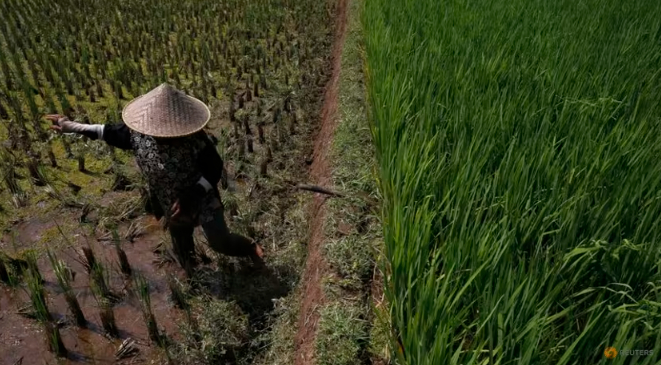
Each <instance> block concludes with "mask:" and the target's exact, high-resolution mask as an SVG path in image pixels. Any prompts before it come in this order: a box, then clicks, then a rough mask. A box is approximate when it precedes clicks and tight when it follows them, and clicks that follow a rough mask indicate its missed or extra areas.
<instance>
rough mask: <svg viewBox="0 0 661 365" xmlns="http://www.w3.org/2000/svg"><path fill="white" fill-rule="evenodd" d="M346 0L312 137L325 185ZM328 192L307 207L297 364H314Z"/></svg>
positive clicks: (316, 179)
mask: <svg viewBox="0 0 661 365" xmlns="http://www.w3.org/2000/svg"><path fill="white" fill-rule="evenodd" d="M346 23H347V0H339V1H338V6H337V13H336V14H335V35H334V40H333V50H332V54H331V65H332V73H331V77H330V79H329V81H328V84H327V85H326V91H325V94H324V104H323V109H322V112H321V130H320V131H319V134H318V135H317V138H316V139H315V147H314V153H313V157H312V164H311V166H310V177H311V180H312V182H313V183H314V184H317V185H319V186H328V185H329V183H330V182H331V170H330V168H329V163H328V156H329V153H330V151H329V150H330V146H331V143H332V141H333V135H334V131H335V127H336V124H337V120H336V114H337V103H338V93H339V78H340V68H341V62H342V50H343V47H344V41H345V38H346ZM326 198H327V196H326V195H323V194H319V193H316V194H315V195H314V200H313V202H312V204H311V209H310V217H311V221H310V241H309V243H308V258H307V262H306V266H305V271H304V273H303V278H304V279H303V280H304V282H303V294H302V302H301V311H300V315H299V319H298V332H297V334H296V340H295V341H296V343H295V346H296V354H295V358H294V359H295V360H294V361H295V364H296V365H309V364H314V363H315V359H314V340H315V333H316V331H317V322H318V320H319V312H318V310H319V309H320V308H321V306H322V305H323V303H324V293H323V288H322V279H323V277H324V275H325V274H326V273H327V272H328V271H329V268H328V264H327V263H326V261H325V259H324V257H323V254H322V244H323V242H324V240H325V237H324V232H323V230H324V221H325V214H326V213H325V201H326Z"/></svg>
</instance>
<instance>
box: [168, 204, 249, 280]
mask: <svg viewBox="0 0 661 365" xmlns="http://www.w3.org/2000/svg"><path fill="white" fill-rule="evenodd" d="M194 230H195V227H194V226H193V225H176V226H170V236H171V237H172V246H173V249H174V253H175V255H176V256H177V259H178V260H179V263H180V264H181V266H182V267H183V268H184V269H185V270H186V272H187V273H189V274H190V272H191V270H192V267H193V266H195V263H196V261H195V241H193V231H194ZM202 230H203V231H204V235H205V236H206V238H207V241H208V242H209V246H211V248H212V249H213V250H214V251H216V252H219V253H222V254H224V255H228V256H239V257H249V256H252V255H253V254H254V252H255V246H254V243H253V242H252V241H251V240H250V239H249V238H247V237H244V236H241V235H239V234H236V233H231V232H230V231H229V229H228V228H227V224H226V223H225V217H224V215H223V209H222V208H220V209H218V210H217V211H216V213H215V214H214V219H213V220H212V221H210V222H207V223H204V224H202Z"/></svg>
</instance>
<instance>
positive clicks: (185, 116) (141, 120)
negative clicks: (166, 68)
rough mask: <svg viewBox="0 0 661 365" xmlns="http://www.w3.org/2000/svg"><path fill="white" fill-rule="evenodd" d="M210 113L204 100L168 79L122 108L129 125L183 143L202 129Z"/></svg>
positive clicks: (167, 141) (159, 138) (160, 140)
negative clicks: (169, 82) (189, 93)
mask: <svg viewBox="0 0 661 365" xmlns="http://www.w3.org/2000/svg"><path fill="white" fill-rule="evenodd" d="M210 117H211V113H210V111H209V108H208V107H207V106H206V105H205V104H204V103H203V102H202V101H200V100H198V99H196V98H194V97H192V96H188V95H186V94H184V93H183V92H181V91H179V90H177V89H175V88H174V87H173V86H171V85H169V84H167V83H165V84H162V85H160V86H158V87H157V88H155V89H153V90H151V91H150V92H148V93H146V94H144V95H142V96H139V97H137V98H135V99H134V100H132V101H131V102H130V103H128V104H127V105H126V107H124V110H123V111H122V119H123V120H124V123H125V124H126V125H127V126H128V127H129V128H131V129H133V130H134V131H136V132H138V133H142V134H145V135H149V136H152V137H154V139H156V140H157V141H158V143H164V144H172V143H179V142H180V141H184V140H186V139H187V138H188V137H190V136H193V135H195V134H196V133H198V132H200V131H202V128H204V126H205V125H206V124H207V123H208V122H209V118H210Z"/></svg>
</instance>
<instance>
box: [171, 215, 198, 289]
mask: <svg viewBox="0 0 661 365" xmlns="http://www.w3.org/2000/svg"><path fill="white" fill-rule="evenodd" d="M193 230H194V228H193V227H192V226H171V227H170V236H171V237H172V248H173V249H174V254H175V256H177V260H178V261H179V265H181V267H183V268H184V270H185V271H186V274H187V275H188V276H189V277H191V275H192V273H193V267H194V266H195V241H193Z"/></svg>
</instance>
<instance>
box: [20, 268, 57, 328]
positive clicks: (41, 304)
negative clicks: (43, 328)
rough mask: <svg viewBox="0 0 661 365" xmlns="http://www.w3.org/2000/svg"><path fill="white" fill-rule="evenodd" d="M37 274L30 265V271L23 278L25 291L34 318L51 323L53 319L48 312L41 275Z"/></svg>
mask: <svg viewBox="0 0 661 365" xmlns="http://www.w3.org/2000/svg"><path fill="white" fill-rule="evenodd" d="M38 272H39V271H38V270H35V269H34V267H33V266H32V264H31V265H30V270H29V271H28V273H27V274H26V276H25V279H26V282H27V290H28V294H29V296H30V302H31V303H32V309H33V310H34V313H35V314H36V318H37V319H38V320H39V321H41V322H51V321H53V317H52V316H51V314H50V311H49V310H48V305H47V303H46V292H45V291H44V284H43V280H42V279H41V275H40V274H38Z"/></svg>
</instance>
